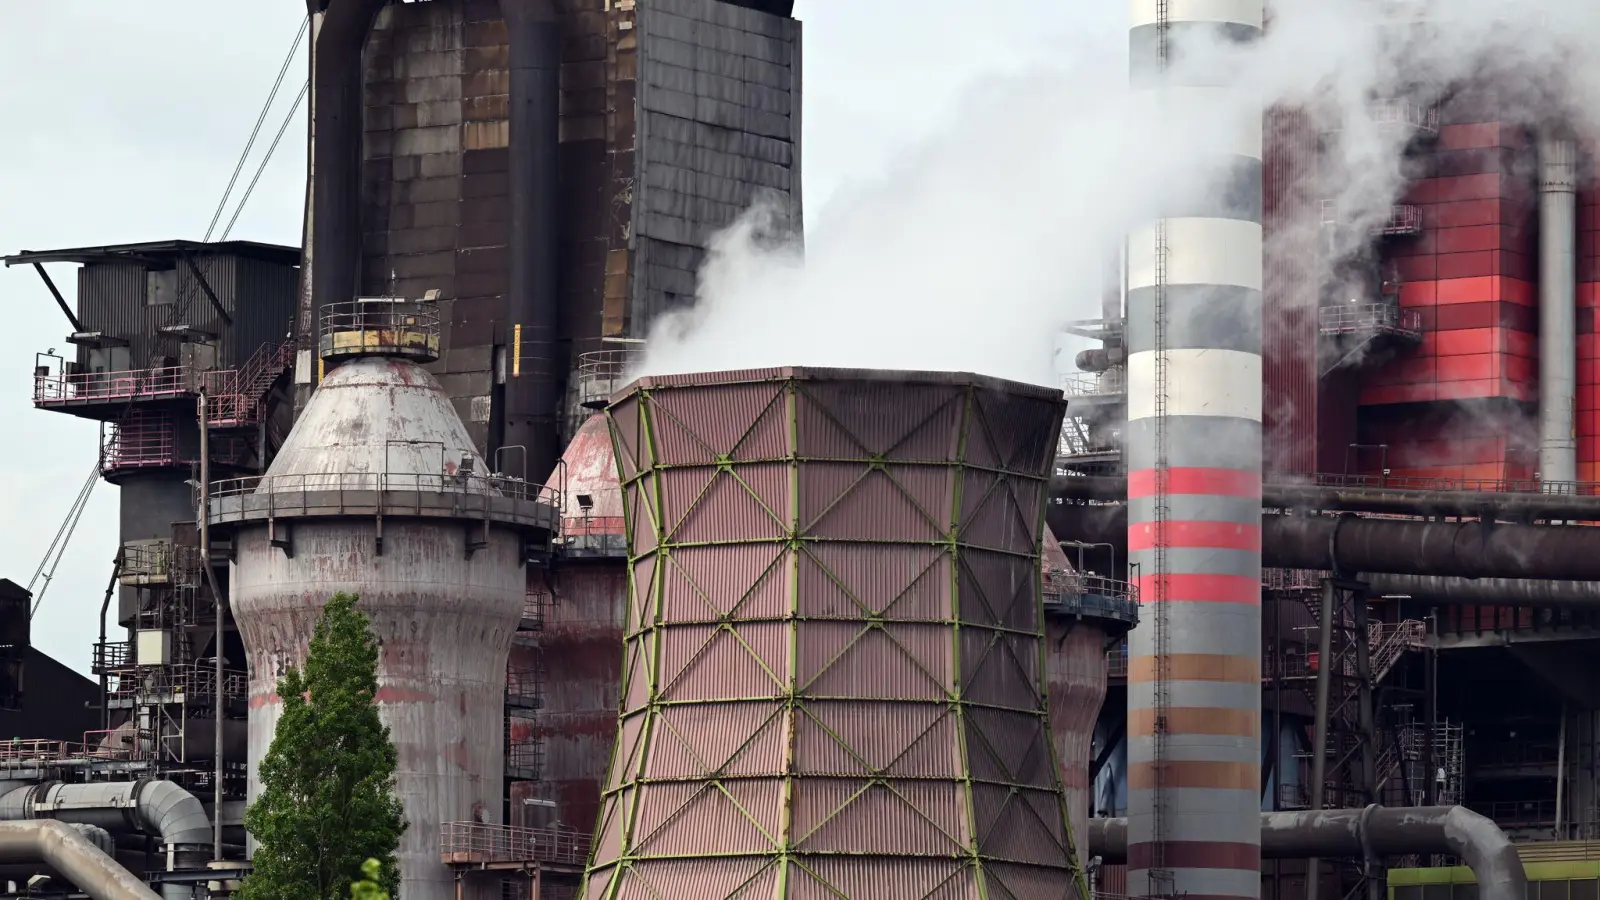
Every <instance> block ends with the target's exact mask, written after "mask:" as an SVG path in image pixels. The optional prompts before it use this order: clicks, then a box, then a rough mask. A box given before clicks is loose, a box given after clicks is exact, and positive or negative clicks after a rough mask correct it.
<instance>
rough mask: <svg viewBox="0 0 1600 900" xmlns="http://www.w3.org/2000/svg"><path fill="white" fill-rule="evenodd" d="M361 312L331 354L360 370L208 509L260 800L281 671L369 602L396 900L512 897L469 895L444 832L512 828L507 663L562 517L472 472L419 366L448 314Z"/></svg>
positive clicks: (325, 385) (438, 394) (447, 406)
mask: <svg viewBox="0 0 1600 900" xmlns="http://www.w3.org/2000/svg"><path fill="white" fill-rule="evenodd" d="M361 303H367V304H369V305H375V306H376V308H375V309H362V310H361V311H359V312H356V313H351V314H348V315H342V314H334V315H333V316H332V317H331V319H330V316H329V315H327V314H325V315H324V326H325V327H324V335H323V339H322V341H323V348H324V349H323V353H324V357H325V358H327V359H329V360H330V361H332V362H336V363H337V362H340V360H348V361H344V362H342V364H340V365H338V367H337V368H334V369H333V370H332V371H330V372H329V373H328V375H327V378H326V379H324V380H323V381H322V383H321V384H320V385H319V386H318V387H317V390H316V392H315V393H314V394H313V395H312V398H311V402H310V403H309V404H308V405H307V406H306V409H305V411H304V413H302V414H301V416H300V419H299V421H298V422H296V424H295V427H294V430H293V431H292V432H291V433H290V435H289V437H288V439H287V440H286V441H285V443H284V445H283V448H282V449H281V450H280V451H279V452H278V455H277V457H276V459H274V461H273V463H272V466H271V468H270V469H269V470H268V472H267V474H266V475H265V476H262V477H261V478H260V479H248V480H244V481H240V482H232V483H229V482H224V483H220V484H219V485H217V487H216V489H215V492H214V499H213V500H212V506H211V517H212V523H213V526H214V527H215V528H216V529H218V530H229V531H231V532H232V534H233V544H232V548H233V553H234V559H233V563H232V569H231V575H232V577H231V584H232V597H231V600H232V605H233V615H234V618H235V620H236V621H237V622H238V625H239V633H240V636H241V637H242V638H243V641H244V646H245V652H246V655H247V657H248V659H249V663H250V701H249V710H250V712H249V719H250V798H251V800H254V799H255V798H256V796H257V795H258V794H259V792H260V782H259V768H260V764H261V761H262V758H263V757H264V756H265V755H266V753H267V750H268V748H269V747H270V746H271V742H272V738H273V732H274V729H275V728H276V726H277V722H278V717H279V713H280V711H281V704H280V701H279V699H278V697H277V695H276V685H277V679H278V677H279V676H281V675H282V674H283V671H284V669H285V667H287V666H291V665H292V666H297V667H303V665H304V662H305V655H306V649H307V646H308V645H309V643H310V639H311V635H312V632H313V631H314V629H315V628H316V623H317V620H318V618H319V617H320V615H321V612H322V607H323V604H325V603H326V602H327V601H328V599H329V598H330V597H332V596H333V595H334V594H335V593H338V592H341V591H343V592H346V593H351V594H358V595H360V602H359V607H360V609H361V610H362V611H363V612H365V613H366V614H367V615H368V616H369V617H371V631H372V634H373V635H374V636H375V637H376V638H377V639H378V641H379V642H380V643H381V645H382V651H381V655H380V658H379V662H378V693H377V698H376V699H377V703H378V709H379V714H380V716H381V718H382V720H383V722H384V724H386V725H387V726H388V727H389V730H390V736H391V738H392V740H393V741H394V745H395V750H396V754H397V757H398V767H397V771H396V779H395V780H396V795H397V796H398V797H399V798H400V801H401V803H402V804H404V807H405V816H406V819H407V820H408V822H409V823H410V824H409V827H408V828H407V829H406V832H405V835H404V836H403V837H402V838H401V842H400V851H399V864H400V878H401V893H400V895H401V896H402V897H405V898H407V900H446V898H452V897H463V896H465V897H473V898H482V900H489V898H490V897H498V896H499V889H498V885H497V884H493V883H488V882H487V881H486V880H485V881H480V880H477V879H474V880H470V881H467V882H465V883H464V885H463V886H462V893H457V891H458V886H457V884H456V881H455V877H454V875H453V874H452V873H451V871H450V870H449V869H447V868H446V867H444V866H443V865H442V864H441V863H440V861H439V833H440V826H441V825H442V824H444V823H446V822H456V821H479V822H498V821H499V819H500V814H501V806H502V803H503V796H502V790H503V788H502V784H503V782H502V777H503V766H504V760H503V756H502V753H503V748H502V743H503V741H502V729H503V728H504V724H503V720H502V710H503V705H504V702H505V690H506V654H507V651H508V649H509V647H510V645H511V637H512V634H513V633H514V632H515V630H516V627H517V622H518V620H519V619H520V618H521V615H522V609H523V600H524V597H523V593H524V574H523V566H524V564H525V561H526V560H527V559H528V558H529V555H530V552H531V551H532V550H533V549H534V548H536V547H538V546H540V545H542V544H546V543H547V542H548V537H549V534H550V532H551V530H552V529H553V527H554V525H555V520H556V515H557V513H556V510H555V508H554V506H553V505H552V504H550V503H547V502H543V501H542V499H541V496H542V495H541V493H540V491H539V490H538V488H537V487H534V486H529V485H527V484H526V483H525V482H520V481H516V480H508V479H502V478H497V477H487V476H486V475H485V474H484V472H483V470H482V468H481V467H480V465H479V464H478V463H477V461H476V460H475V459H474V456H475V453H474V451H473V449H472V442H471V440H470V439H469V438H468V436H467V434H466V429H465V427H464V426H463V425H462V423H461V419H460V417H459V416H458V415H457V414H456V412H455V409H454V407H453V406H452V405H451V403H450V400H449V398H448V397H446V396H445V394H444V391H443V390H441V389H440V387H439V382H438V381H436V380H435V379H434V377H433V376H432V375H430V374H428V372H427V371H426V370H424V369H423V368H422V367H421V366H419V365H418V364H417V361H425V360H427V359H429V358H430V357H431V356H432V355H433V353H434V350H435V348H436V347H437V344H436V341H437V332H436V331H431V329H430V328H429V327H428V325H429V323H430V322H431V323H432V325H434V326H436V325H437V318H435V316H436V313H434V312H433V310H432V309H431V308H428V307H418V308H411V309H405V308H401V306H400V305H399V304H392V303H391V301H358V305H359V304H361ZM385 303H390V304H391V305H394V306H395V307H396V308H395V310H394V311H393V313H391V312H390V311H389V309H388V307H386V306H382V305H381V304H385ZM344 306H350V305H349V304H345V305H344ZM406 357H409V358H406Z"/></svg>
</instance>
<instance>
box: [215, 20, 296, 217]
mask: <svg viewBox="0 0 1600 900" xmlns="http://www.w3.org/2000/svg"><path fill="white" fill-rule="evenodd" d="M310 25H311V18H310V17H309V16H307V17H306V18H305V19H303V20H301V22H300V27H299V28H298V29H296V30H295V33H294V41H293V42H291V43H290V44H289V52H288V54H286V55H285V56H284V57H283V65H282V66H281V67H279V69H278V77H277V80H275V81H273V82H272V90H271V91H270V92H269V93H268V94H267V102H266V103H263V104H262V105H261V114H260V115H258V116H256V125H255V127H254V128H252V129H250V139H249V140H248V141H245V144H244V152H243V153H240V154H239V162H238V163H237V164H236V165H234V167H233V177H231V178H229V179H228V188H227V190H225V191H223V192H222V199H221V200H218V201H217V209H216V211H215V212H213V213H212V214H211V224H210V225H207V226H206V236H205V237H204V238H203V239H202V240H204V241H210V240H211V235H212V233H213V232H215V231H216V230H217V222H219V221H221V219H222V211H223V210H224V209H226V208H227V206H228V198H229V197H230V196H232V195H233V188H234V185H236V184H238V183H239V173H240V172H243V171H244V164H245V162H246V161H248V160H249V159H250V150H251V149H252V148H253V147H255V145H256V138H257V137H258V136H259V135H260V134H261V125H262V123H263V122H265V121H267V113H269V112H271V111H272V101H274V100H276V99H278V89H279V88H280V87H282V86H283V77H284V76H285V75H287V74H288V73H289V64H290V63H292V62H294V56H295V53H296V51H298V50H299V49H300V39H301V36H303V35H304V34H305V33H306V29H307V28H309V27H310Z"/></svg>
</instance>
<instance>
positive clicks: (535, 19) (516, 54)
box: [500, 0, 561, 481]
mask: <svg viewBox="0 0 1600 900" xmlns="http://www.w3.org/2000/svg"><path fill="white" fill-rule="evenodd" d="M500 10H501V13H502V15H504V16H505V20H506V28H507V30H508V32H509V35H510V42H511V88H510V90H511V101H510V103H511V111H510V117H511V148H510V165H511V235H510V248H509V249H510V259H511V272H510V298H509V302H510V315H511V321H512V322H513V323H515V324H517V325H520V326H521V333H520V346H518V347H515V348H513V350H512V352H513V353H516V354H517V355H518V356H519V357H520V359H521V364H520V366H519V368H520V369H521V373H520V374H519V375H515V376H514V377H511V378H508V379H506V417H505V422H506V425H505V440H504V442H503V446H508V447H510V446H517V445H521V446H523V447H526V448H528V461H527V462H528V471H527V477H528V478H531V479H533V480H535V481H543V480H545V479H546V478H548V477H549V475H550V473H551V472H552V471H553V470H554V469H555V465H556V460H557V459H558V458H559V457H560V454H561V431H560V424H561V421H560V408H561V393H560V390H559V388H560V383H559V382H560V378H559V376H558V374H557V373H558V372H560V371H561V367H560V366H558V365H557V361H556V351H557V343H556V328H557V319H556V314H557V309H558V307H559V298H558V297H557V293H556V292H557V288H558V282H557V271H558V263H559V260H558V256H559V250H560V237H559V235H560V232H559V230H558V228H557V225H558V217H559V216H560V197H559V190H560V177H559V170H560V149H561V147H560V128H561V23H560V20H559V19H558V17H557V14H556V7H555V3H554V2H553V0H500ZM512 339H513V340H518V338H517V336H516V335H513V336H512Z"/></svg>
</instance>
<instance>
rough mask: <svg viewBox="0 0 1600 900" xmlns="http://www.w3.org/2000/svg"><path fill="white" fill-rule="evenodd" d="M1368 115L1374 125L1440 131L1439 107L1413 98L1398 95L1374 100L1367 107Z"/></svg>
mask: <svg viewBox="0 0 1600 900" xmlns="http://www.w3.org/2000/svg"><path fill="white" fill-rule="evenodd" d="M1367 117H1368V118H1369V119H1370V120H1371V121H1372V123H1373V124H1374V125H1400V126H1404V127H1407V128H1411V129H1414V130H1415V131H1416V132H1418V133H1419V134H1438V133H1439V108H1438V107H1436V106H1423V105H1422V104H1420V103H1416V102H1414V101H1411V100H1402V99H1399V98H1396V97H1386V98H1384V99H1381V100H1374V101H1373V102H1372V103H1371V104H1369V105H1368V107H1367Z"/></svg>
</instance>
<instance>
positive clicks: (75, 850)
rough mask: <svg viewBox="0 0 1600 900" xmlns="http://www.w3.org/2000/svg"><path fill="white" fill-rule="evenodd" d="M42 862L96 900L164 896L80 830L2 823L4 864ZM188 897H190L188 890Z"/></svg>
mask: <svg viewBox="0 0 1600 900" xmlns="http://www.w3.org/2000/svg"><path fill="white" fill-rule="evenodd" d="M24 862H39V863H43V864H45V865H47V866H49V867H50V868H52V869H55V870H56V871H57V872H60V873H61V874H62V875H63V876H64V877H65V878H66V879H67V880H69V881H71V882H72V883H73V884H74V885H77V887H78V889H79V890H81V891H83V892H84V893H86V894H88V895H89V896H90V897H93V898H94V900H161V895H159V894H157V893H156V892H155V891H152V890H150V888H149V887H148V886H147V885H146V884H145V883H144V882H143V881H140V880H139V878H138V877H137V876H135V875H134V874H133V873H132V872H129V871H128V870H127V869H124V868H123V867H122V866H120V865H118V864H117V861H116V860H115V859H113V858H112V857H111V856H110V855H108V854H107V853H106V852H105V851H104V850H102V849H101V848H100V847H97V846H95V843H93V842H91V841H90V840H89V839H88V838H86V837H85V836H84V835H83V834H82V833H80V832H79V830H77V829H75V828H73V827H72V826H70V825H66V824H63V823H61V822H49V821H46V822H0V863H24ZM183 890H184V895H185V896H187V895H188V893H189V889H188V888H184V889H183Z"/></svg>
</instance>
